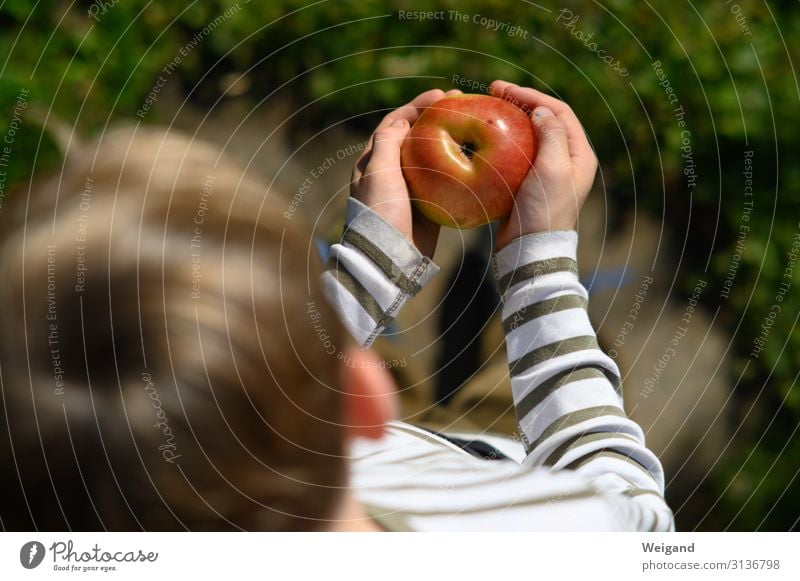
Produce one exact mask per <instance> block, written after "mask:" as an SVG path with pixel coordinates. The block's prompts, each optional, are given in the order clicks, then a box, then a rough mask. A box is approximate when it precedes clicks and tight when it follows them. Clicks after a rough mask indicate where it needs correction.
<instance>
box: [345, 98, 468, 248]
mask: <svg viewBox="0 0 800 581" xmlns="http://www.w3.org/2000/svg"><path fill="white" fill-rule="evenodd" d="M460 92H461V91H458V90H452V91H448V93H447V95H455V94H457V93H460ZM444 97H445V92H444V91H441V90H439V89H434V90H432V91H427V92H425V93H422V94H421V95H419V96H418V97H417V98H416V99H414V100H413V101H411V102H410V103H409V104H407V105H405V106H403V107H400V108H399V109H395V110H394V111H392V112H391V113H389V114H388V115H387V116H386V117H384V118H383V121H381V123H380V124H379V125H378V128H377V129H375V133H373V134H372V137H370V139H369V143H368V144H367V148H366V150H365V151H364V153H363V154H362V155H361V157H360V158H359V160H358V161H357V162H356V165H355V167H354V168H353V177H352V181H351V184H350V195H352V196H353V197H354V198H355V199H357V200H358V201H359V202H362V203H363V204H365V205H367V206H369V207H370V208H372V210H374V211H375V212H376V213H378V214H379V215H380V216H381V218H383V219H384V220H386V221H387V222H389V223H390V224H391V225H392V226H394V227H395V228H397V229H398V230H399V231H400V232H401V233H402V234H403V235H404V236H405V237H406V238H408V239H409V240H411V241H412V242H413V243H414V245H415V246H416V247H417V248H418V249H419V251H420V252H421V253H422V254H424V255H425V256H427V257H428V258H431V257H432V256H433V252H434V250H436V241H437V239H438V238H439V226H438V225H437V224H434V223H433V222H431V221H430V220H428V219H427V218H425V217H424V216H422V215H421V214H419V213H418V212H417V211H416V210H414V209H413V208H412V206H411V200H410V198H409V193H408V187H407V186H406V182H405V179H403V171H402V169H401V168H400V146H401V145H402V144H403V139H405V137H406V135H407V134H408V131H409V129H410V128H411V125H412V124H413V123H414V122H415V121H416V120H417V119H418V118H419V116H420V115H421V114H422V111H424V110H425V108H426V107H428V106H430V105H432V104H433V103H435V102H436V101H438V100H439V99H442V98H444Z"/></svg>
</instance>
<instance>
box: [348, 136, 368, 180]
mask: <svg viewBox="0 0 800 581" xmlns="http://www.w3.org/2000/svg"><path fill="white" fill-rule="evenodd" d="M370 142H372V138H370ZM371 156H372V145H369V146H368V147H367V148H366V149H365V150H364V153H362V154H361V156H360V157H359V158H358V161H356V163H355V165H354V166H353V173H352V175H351V176H350V184H351V186H352V185H358V183H359V182H360V181H361V176H363V175H364V170H365V169H366V167H367V164H368V163H369V158H370V157H371Z"/></svg>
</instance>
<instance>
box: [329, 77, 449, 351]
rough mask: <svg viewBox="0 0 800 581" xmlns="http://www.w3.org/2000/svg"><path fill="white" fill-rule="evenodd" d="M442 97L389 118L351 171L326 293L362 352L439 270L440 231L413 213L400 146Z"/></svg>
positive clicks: (425, 98) (428, 95) (428, 97)
mask: <svg viewBox="0 0 800 581" xmlns="http://www.w3.org/2000/svg"><path fill="white" fill-rule="evenodd" d="M459 92H460V91H450V92H449V93H447V94H448V95H449V94H453V93H459ZM443 97H445V93H444V91H441V90H438V89H436V90H432V91H427V92H425V93H422V94H421V95H419V96H418V97H417V98H416V99H414V100H413V101H411V102H410V103H408V104H407V105H405V106H403V107H400V108H399V109H396V110H395V111H392V112H391V113H389V114H388V115H387V116H386V117H384V119H383V121H381V123H380V124H379V125H378V128H377V129H376V130H375V132H374V133H373V134H372V137H370V139H369V142H368V143H367V147H366V149H365V150H364V153H363V154H362V156H361V157H360V158H359V160H358V161H357V162H356V165H355V168H354V169H353V177H352V182H351V189H350V193H351V197H350V199H349V200H348V202H347V204H348V205H347V218H346V222H345V231H344V235H343V236H342V241H341V243H339V244H335V245H334V246H333V247H332V248H331V253H330V261H329V263H328V265H327V268H326V272H325V274H324V275H323V288H324V289H325V293H326V295H327V296H328V299H329V300H330V301H331V303H332V304H333V305H334V307H335V308H336V309H337V310H338V311H339V313H340V315H341V316H342V318H343V320H344V323H345V325H346V326H347V328H348V330H349V331H350V334H351V335H352V336H353V337H354V338H355V339H356V340H357V341H358V342H359V343H360V344H361V345H362V346H368V345H370V344H371V343H372V342H373V341H374V340H375V337H377V335H378V334H379V333H380V332H381V331H382V330H383V329H384V328H385V327H386V325H388V324H389V323H390V322H391V321H392V319H393V318H394V317H395V316H396V314H397V312H398V310H399V309H400V308H401V307H402V306H403V305H404V304H405V303H406V301H408V299H409V298H410V297H412V296H414V295H415V294H416V293H418V292H419V291H420V290H421V289H422V287H423V286H424V285H425V283H426V282H427V281H428V280H430V279H431V277H433V275H435V274H436V272H438V270H439V268H438V267H437V266H436V265H435V264H434V263H433V262H432V261H431V257H432V256H433V252H434V250H435V249H436V241H437V239H438V237H439V226H437V225H436V224H434V223H433V222H431V221H430V220H428V219H427V218H425V217H424V216H422V215H420V214H419V213H418V212H416V210H414V209H413V208H412V206H411V201H410V199H409V193H408V188H407V187H406V182H405V180H404V179H403V172H402V169H401V167H400V146H401V145H402V143H403V139H405V137H406V135H407V134H408V131H409V129H410V127H411V125H412V124H413V123H414V122H415V121H416V120H417V118H418V117H419V116H420V114H421V113H422V111H423V110H424V109H425V108H426V107H428V106H429V105H431V104H433V103H435V102H436V101H438V100H439V99H442V98H443Z"/></svg>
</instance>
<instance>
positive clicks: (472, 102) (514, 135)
mask: <svg viewBox="0 0 800 581" xmlns="http://www.w3.org/2000/svg"><path fill="white" fill-rule="evenodd" d="M535 155H536V141H535V138H534V134H533V129H532V127H531V120H530V118H529V117H528V116H527V115H526V114H525V113H524V112H523V111H522V110H521V109H520V108H518V107H516V106H514V105H513V104H511V103H509V102H508V101H505V100H503V99H500V98H497V97H491V96H489V95H473V94H465V95H454V96H452V97H445V98H444V99H441V100H439V101H437V102H435V103H433V104H432V105H431V106H429V107H428V108H427V109H425V111H423V112H422V115H420V117H419V119H418V120H417V121H416V123H414V125H413V126H412V127H411V131H410V132H409V134H408V136H407V137H406V139H405V141H404V142H403V145H402V149H401V165H402V168H403V176H404V177H405V180H406V183H407V184H408V188H409V190H410V193H411V199H412V201H413V203H414V206H415V207H416V208H417V209H418V210H419V211H420V212H421V213H422V214H423V215H424V216H426V217H427V218H429V219H430V220H432V221H433V222H436V223H437V224H441V225H442V226H450V227H452V228H474V227H476V226H481V225H483V224H487V223H489V222H492V221H494V220H500V219H503V218H506V217H507V216H508V215H509V214H510V213H511V210H512V208H513V206H514V196H515V195H516V193H517V190H519V187H520V185H521V184H522V181H523V180H524V179H525V176H526V175H527V174H528V171H529V170H530V168H531V164H532V163H533V160H534V157H535Z"/></svg>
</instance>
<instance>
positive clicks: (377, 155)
mask: <svg viewBox="0 0 800 581" xmlns="http://www.w3.org/2000/svg"><path fill="white" fill-rule="evenodd" d="M381 125H383V124H381ZM410 127H411V126H410V125H409V123H408V121H406V120H405V119H403V118H399V119H395V120H394V121H392V123H391V124H390V125H388V126H386V127H382V126H378V129H376V130H375V134H374V137H375V140H374V142H373V144H372V155H370V157H369V160H368V162H367V163H366V166H365V170H364V173H365V174H366V175H369V174H372V173H380V172H385V171H387V170H392V169H399V168H400V147H401V145H402V144H403V140H404V139H405V137H406V135H408V131H409V129H410Z"/></svg>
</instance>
